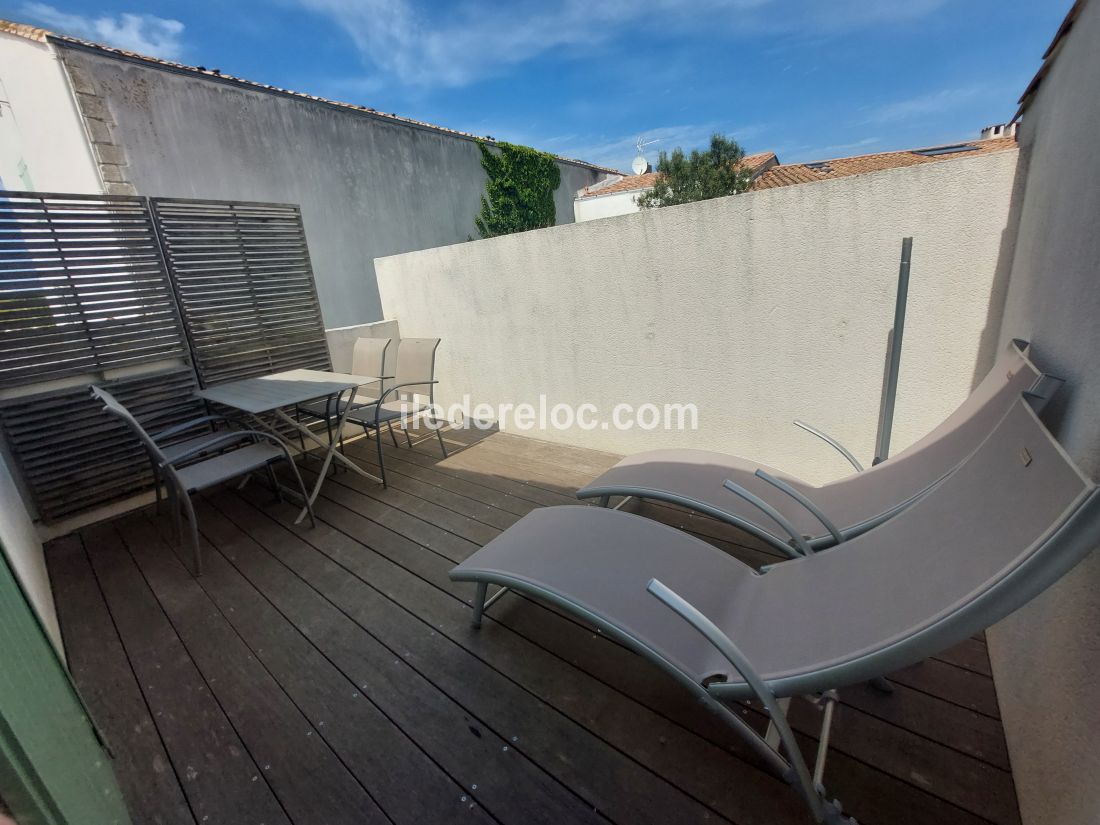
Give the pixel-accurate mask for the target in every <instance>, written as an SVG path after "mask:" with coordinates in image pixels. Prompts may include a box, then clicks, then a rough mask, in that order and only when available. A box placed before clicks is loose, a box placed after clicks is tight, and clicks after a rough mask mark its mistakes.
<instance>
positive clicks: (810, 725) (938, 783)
mask: <svg viewBox="0 0 1100 825" xmlns="http://www.w3.org/2000/svg"><path fill="white" fill-rule="evenodd" d="M362 484H363V485H365V486H367V487H369V486H371V485H370V483H369V482H363V483H362ZM345 485H350V486H352V487H354V488H359V487H360V486H361V484H360V481H359V480H358V479H357V477H355V476H352V475H350V474H345V475H344V476H342V477H340V481H339V482H338V483H336V484H332V485H329V486H328V487H327V488H326V493H325V496H326V498H329V499H330V500H332V501H334V502H339V503H342V504H343V505H344V506H345V507H346V509H347V511H348V513H347V515H346V516H343V518H341V516H340V515H335V516H333V515H332V511H331V510H326V516H325V518H326V520H329V521H342V522H343V526H342V528H341V529H343V530H345V531H346V532H349V534H350V535H352V536H353V537H356V538H358V539H360V540H363V541H364V542H366V541H370V537H371V535H372V533H371V528H370V526H369V525H367V524H363V523H362V522H363V521H365V520H362V519H359V518H357V517H356V514H357V513H360V512H361V511H362V508H360V507H358V506H357V499H356V498H355V496H354V495H352V494H351V492H350V490H347V489H343V488H344V487H345ZM376 495H378V494H376ZM381 495H382V496H383V497H384V495H385V494H381ZM357 522H358V523H357ZM302 535H303V536H304V537H307V538H308V533H302ZM439 539H440V537H439V536H436V543H437V545H438V544H439V543H440V541H439ZM319 544H320V546H322V547H323V546H325V545H326V544H327V542H320V543H319ZM437 549H439V550H441V555H442V556H444V557H445V558H446V559H451V560H456V561H457V560H458V559H459V558H461V557H463V556H464V555H465V553H464V549H465V548H464V547H463V545H462V544H457V545H456V546H455V547H453V548H449V551H448V548H446V547H443V548H439V547H437ZM435 566H436V568H437V569H436V570H435V571H434V572H433V574H432V576H431V579H432V580H433V581H434V582H435V583H436V584H437V586H439V587H442V588H444V589H447V590H449V591H450V592H452V593H454V594H455V595H456V596H458V597H459V598H462V599H465V598H467V597H468V594H469V592H470V590H471V588H470V587H469V585H461V584H459V585H455V584H453V583H451V582H450V581H449V580H448V579H447V577H446V570H447V569H448V568H449V567H450V563H449V561H445V559H444V558H440V559H437V560H436V564H435ZM512 601H521V602H526V601H527V600H525V599H522V598H520V597H518V596H510V597H509V598H508V599H506V600H505V601H504V602H501V603H500V607H499V608H498V607H494V608H493V610H494V611H496V610H499V609H502V608H503V607H504V605H506V604H508V603H509V602H512ZM527 604H529V605H531V608H532V611H530V612H534V613H536V614H537V615H538V616H539V618H538V619H536V620H535V621H532V622H528V623H527V624H528V626H529V627H531V628H535V630H533V631H528V633H532V632H533V633H534V634H535V635H536V636H538V635H539V633H540V631H541V636H542V638H541V639H540V642H541V644H542V645H543V646H545V647H547V648H548V649H554V650H556V652H557V653H558V654H559V655H560V656H561V657H562V658H564V659H566V660H567V661H573V662H576V661H577V660H578V657H582V653H583V651H584V649H585V647H586V646H593V647H595V648H596V649H594V650H592V651H591V654H590V655H588V656H587V662H588V663H589V664H588V666H587V668H586V669H587V670H588V672H590V673H599V672H601V671H602V672H603V675H602V676H601V678H603V679H604V680H605V681H607V682H609V683H611V684H614V683H615V682H616V681H618V682H620V686H621V681H622V680H623V678H624V677H625V676H626V674H628V673H630V671H631V669H633V670H634V671H639V672H638V673H637V674H636V675H637V679H635V681H634V683H632V684H627V685H626V686H625V688H624V692H625V693H626V694H627V695H630V696H639V695H645V694H646V692H647V691H648V692H649V693H651V694H652V693H653V690H652V685H653V684H654V680H653V679H652V678H651V677H652V676H653V669H652V668H650V667H648V666H647V665H646V664H645V663H644V662H641V661H640V660H638V659H637V657H635V656H633V654H630V653H628V652H627V651H625V650H623V649H621V648H618V646H617V645H614V644H613V643H611V642H609V641H607V640H605V639H603V638H600V639H598V640H597V641H596V642H594V643H593V642H591V641H590V640H592V639H593V636H592V631H591V630H583V631H581V632H579V633H578V632H575V631H580V630H581V629H580V628H579V627H578V626H576V625H575V624H573V623H572V622H565V623H563V622H561V621H560V620H559V621H557V622H555V621H553V619H551V617H549V616H544V615H542V614H544V613H549V612H550V611H548V610H546V609H545V608H541V607H535V606H534V605H533V604H532V603H530V602H527ZM530 612H528V611H524V612H518V614H517V615H519V616H520V617H524V616H528V615H530ZM554 619H560V617H556V616H555V617H554ZM509 624H510V625H512V624H514V623H513V622H511V621H510V622H509ZM563 624H564V625H565V626H564V627H562V626H561V625H563ZM571 630H572V631H574V632H573V633H572V634H570V631H571ZM563 632H564V634H565V638H564V639H562V638H561V637H562V633H563ZM548 639H549V641H548ZM555 641H557V643H556V644H555ZM616 648H618V650H615V649H616ZM615 653H620V654H622V655H621V656H619V657H618V659H617V660H615V663H614V664H611V662H610V660H611V659H613V657H614V654H615ZM505 655H511V654H510V653H505ZM656 684H660V685H661V686H662V687H663V688H665V690H664V691H658V692H657V695H658V696H659V697H660V698H658V699H657V700H656V701H655V702H654V703H651V704H650V707H653V706H655V705H656V706H658V707H659V706H661V705H662V699H663V700H665V701H666V702H667V701H668V700H669V699H670V698H671V697H680V696H681V693H680V692H679V691H678V690H676V689H675V687H674V686H672V685H670V684H668V683H667V682H666V681H664V680H657V681H656ZM662 693H663V694H664V695H663V696H661V694H662ZM847 718H848V724H847V725H844V726H841V725H838V727H837V734H838V736H837V738H836V739H835V740H834V741H835V742H836V745H837V750H838V751H839V752H840V753H845V752H847V753H853V752H854V753H856V754H858V756H859V758H860V759H861V760H862V761H864V762H865V763H867V764H871V765H875V766H877V767H878V768H879V769H887V768H891V769H892V770H893V772H894V775H895V776H897V777H898V778H900V779H902V780H904V781H910V782H913V783H914V784H916V785H917V786H918V787H921V788H924V789H928V788H933V789H935V788H937V787H939V788H941V789H943V790H942V791H941V792H942V793H943V795H944V796H945V797H947V798H948V799H954V798H955V797H957V798H958V801H959V803H960V804H969V806H970V807H971V809H977V810H987V809H988V808H989V807H990V804H991V800H992V802H993V804H994V806H996V800H998V799H1007V800H1010V801H1011V798H1012V786H1011V779H1010V777H1009V776H1008V774H1007V773H1006V772H1004V771H1003V770H1000V769H999V768H995V767H991V766H989V765H987V764H985V763H984V762H982V761H981V760H978V759H973V758H969V757H966V756H962V755H961V754H959V753H957V752H955V751H952V750H950V749H949V748H946V747H943V746H940V745H937V744H934V743H931V742H928V741H927V740H924V739H916V738H915V737H912V736H906V735H905V733H904V732H903V731H901V730H900V729H898V728H896V727H895V726H893V725H889V724H886V723H883V722H881V721H880V720H878V719H876V718H874V717H872V716H868V715H866V714H863V713H859V712H856V711H850V712H849V716H848V717H847ZM794 721H795V723H796V727H797V726H798V723H800V722H801V723H802V724H801V728H802V730H804V731H805V732H810V733H816V730H817V724H819V723H818V722H817V719H816V714H814V713H810V714H805V713H802V714H798V713H796V715H795V717H794ZM761 723H762V720H761ZM712 727H713V724H712V720H710V719H709V718H705V720H704V721H699V722H698V723H697V725H696V729H701V728H712ZM726 744H728V743H726ZM851 746H856V747H854V748H853V747H851ZM914 746H916V747H914ZM913 754H916V755H917V756H919V757H920V758H919V759H915V760H914V759H912V758H910V757H911V755H913ZM834 767H835V763H834ZM963 777H966V779H964V778H963ZM968 789H973V790H971V792H969V793H967V792H966V791H967V790H968ZM953 791H956V793H953ZM918 807H919V805H918ZM994 812H995V813H996V814H997V815H998V816H999V817H1000V818H1001V819H1002V821H1012V818H1013V816H1014V812H1013V811H1012V810H1010V809H1008V808H1005V807H1004V806H1002V807H1001V808H997V809H995V811H994Z"/></svg>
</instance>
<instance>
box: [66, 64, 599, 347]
mask: <svg viewBox="0 0 1100 825" xmlns="http://www.w3.org/2000/svg"><path fill="white" fill-rule="evenodd" d="M62 53H63V55H64V58H65V61H66V63H67V64H68V66H69V67H70V69H73V70H75V71H76V72H77V74H78V76H79V77H80V78H81V80H82V81H85V82H87V83H88V84H90V85H91V87H92V88H93V89H94V92H95V94H96V95H97V96H98V98H99V99H101V100H102V101H103V102H104V103H105V105H106V108H107V110H108V112H109V114H110V116H111V118H112V120H113V122H114V124H115V126H114V129H113V139H114V141H115V143H116V144H117V145H118V146H119V147H120V149H121V152H122V154H123V157H122V158H120V160H121V161H122V162H123V163H124V164H125V167H124V168H125V169H126V178H127V180H128V181H129V182H130V183H132V184H133V185H134V186H135V187H136V188H137V191H138V192H139V193H140V194H143V195H162V196H173V197H190V198H226V199H233V200H258V201H281V202H289V203H297V204H300V205H301V207H302V215H303V219H304V221H305V227H306V234H307V237H308V239H309V248H310V254H311V256H312V260H313V266H314V270H315V272H316V276H317V291H318V294H319V296H320V300H321V309H322V311H323V313H324V317H325V325H326V326H328V327H340V326H349V325H353V324H362V323H368V322H371V321H378V320H381V318H382V315H381V311H380V309H379V304H378V290H377V286H376V284H375V278H374V267H373V261H374V259H375V258H376V257H378V256H381V255H392V254H394V253H398V252H406V251H408V250H412V249H424V248H427V247H433V246H440V245H443V244H452V243H457V242H460V241H464V240H466V238H467V237H469V236H475V237H476V235H477V230H476V229H475V227H474V216H475V215H476V214H477V211H478V209H479V208H480V202H479V199H480V196H481V194H482V192H483V191H484V181H485V175H484V172H483V171H482V169H481V162H480V154H479V152H478V148H477V145H476V144H475V143H474V142H473V141H471V140H468V139H465V138H462V137H459V136H457V135H454V134H449V133H446V132H443V131H439V130H433V129H425V128H417V127H414V126H410V125H406V124H401V123H398V122H396V121H392V120H386V119H383V118H377V117H371V116H370V115H367V114H363V113H359V112H354V111H350V110H346V109H339V108H335V107H332V106H327V105H324V104H321V103H317V102H312V101H309V100H304V99H300V98H293V97H288V96H285V95H279V94H275V93H268V92H263V91H259V90H256V89H248V88H245V87H241V86H239V85H232V84H230V83H226V82H220V81H217V80H211V79H204V78H202V77H197V76H195V75H190V74H182V73H176V72H171V71H168V70H166V69H163V68H157V67H155V66H153V65H150V64H145V63H138V62H132V61H125V60H121V59H118V58H116V57H112V56H110V55H105V54H101V53H97V52H89V51H84V50H79V49H72V48H64V49H62ZM561 170H562V183H561V186H560V187H559V189H558V191H557V193H556V194H555V201H556V203H557V215H558V221H559V222H560V223H570V222H572V220H573V195H574V193H575V192H576V191H577V189H579V188H581V187H583V186H587V185H589V184H591V183H593V182H595V181H596V180H597V179H598V178H599V177H600V173H597V172H596V171H594V170H591V169H589V168H587V167H583V166H577V165H573V164H567V163H562V164H561Z"/></svg>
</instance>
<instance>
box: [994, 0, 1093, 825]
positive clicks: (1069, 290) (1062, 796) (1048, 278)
mask: <svg viewBox="0 0 1100 825" xmlns="http://www.w3.org/2000/svg"><path fill="white" fill-rule="evenodd" d="M1098 43H1100V3H1097V2H1096V0H1091V2H1089V3H1087V4H1086V5H1085V7H1084V9H1083V11H1082V12H1081V15H1080V17H1079V18H1078V20H1077V22H1076V23H1075V24H1074V27H1073V29H1072V30H1071V31H1070V33H1069V34H1068V36H1067V37H1066V39H1065V40H1064V41H1063V44H1062V47H1061V51H1060V52H1058V53H1057V55H1056V58H1055V60H1054V61H1053V64H1052V65H1051V67H1050V69H1051V70H1050V72H1049V74H1048V75H1047V76H1046V78H1044V79H1043V81H1042V85H1041V86H1040V87H1039V90H1038V93H1037V96H1036V98H1035V100H1034V101H1033V103H1032V105H1031V106H1030V107H1029V108H1028V109H1027V111H1026V112H1025V114H1024V119H1023V124H1022V127H1021V130H1020V142H1021V155H1022V156H1023V157H1024V158H1025V160H1026V163H1027V167H1026V168H1027V172H1026V179H1025V190H1024V198H1023V203H1022V206H1021V209H1020V222H1019V226H1018V233H1017V242H1016V252H1015V257H1014V260H1013V265H1012V269H1011V276H1010V281H1009V288H1008V294H1007V298H1006V301H1005V312H1004V324H1003V327H1002V337H1004V338H1007V337H1010V336H1013V335H1016V336H1023V337H1027V338H1030V339H1031V341H1032V343H1033V344H1034V350H1033V354H1034V356H1035V360H1036V362H1037V363H1038V364H1039V366H1040V367H1041V368H1043V369H1044V370H1046V371H1048V372H1051V373H1054V374H1056V375H1060V376H1063V377H1065V378H1066V380H1067V384H1066V387H1065V389H1064V390H1063V392H1062V394H1061V395H1060V396H1059V397H1058V398H1057V399H1056V400H1055V402H1054V403H1053V404H1052V405H1051V407H1050V408H1048V410H1047V412H1046V413H1044V419H1045V420H1046V422H1047V424H1048V425H1049V426H1050V427H1051V429H1052V430H1053V432H1054V433H1055V435H1057V436H1058V439H1059V440H1060V441H1061V442H1062V444H1063V445H1064V446H1065V448H1066V449H1067V450H1068V451H1069V453H1070V455H1072V456H1073V458H1074V459H1075V460H1076V461H1077V462H1078V463H1079V464H1080V466H1081V469H1082V470H1084V472H1086V473H1087V474H1089V475H1090V476H1091V477H1092V478H1094V479H1097V478H1100V368H1098V364H1100V153H1098V152H1097V145H1098V141H1100V95H1098V90H1100V48H1098V46H1097V44H1098ZM989 644H990V651H991V654H992V660H993V667H994V674H995V676H996V681H997V692H998V695H999V697H1000V703H1001V712H1002V716H1003V718H1004V721H1005V732H1006V736H1007V738H1008V747H1009V753H1010V755H1011V758H1012V767H1013V774H1014V776H1015V779H1016V788H1017V791H1018V793H1019V798H1020V808H1021V813H1022V816H1023V821H1024V823H1025V825H1047V824H1048V823H1049V825H1086V823H1089V825H1095V823H1096V822H1100V784H1098V783H1097V781H1096V777H1097V776H1098V775H1100V736H1098V734H1100V702H1098V701H1097V698H1098V696H1100V688H1098V687H1097V679H1098V677H1100V553H1093V555H1092V556H1090V557H1089V558H1088V559H1086V560H1085V561H1084V562H1082V563H1081V564H1080V565H1079V566H1078V567H1077V568H1076V569H1075V570H1074V571H1073V572H1072V573H1071V574H1070V575H1068V576H1066V577H1065V578H1064V579H1063V580H1062V581H1061V582H1059V583H1058V584H1057V585H1056V586H1055V587H1053V588H1051V589H1050V590H1049V591H1048V592H1047V593H1045V594H1044V595H1043V596H1041V597H1039V598H1038V599H1036V600H1035V601H1034V602H1032V603H1031V604H1030V605H1028V606H1027V607H1026V608H1024V609H1023V610H1020V611H1018V612H1017V613H1016V614H1015V615H1013V616H1011V617H1009V618H1008V619H1006V620H1005V621H1004V622H1002V623H1001V624H1000V625H998V626H997V627H995V628H993V629H992V630H991V631H990V633H989Z"/></svg>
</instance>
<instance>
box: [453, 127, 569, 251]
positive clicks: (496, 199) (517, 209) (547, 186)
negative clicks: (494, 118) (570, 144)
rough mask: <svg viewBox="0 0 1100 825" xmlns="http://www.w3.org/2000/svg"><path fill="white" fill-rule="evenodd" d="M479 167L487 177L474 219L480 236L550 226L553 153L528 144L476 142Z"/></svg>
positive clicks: (556, 181)
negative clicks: (479, 160) (478, 211)
mask: <svg viewBox="0 0 1100 825" xmlns="http://www.w3.org/2000/svg"><path fill="white" fill-rule="evenodd" d="M477 145H478V148H479V149H480V150H481V167H482V168H483V169H484V170H485V174H487V175H488V176H489V178H488V180H487V181H486V182H485V194H484V195H482V196H481V212H480V213H479V214H478V216H477V217H476V218H474V224H475V225H476V226H477V231H478V232H480V233H481V237H483V238H494V237H496V236H497V235H508V234H511V233H512V232H526V231H527V230H528V229H541V228H543V227H546V226H553V225H554V214H555V213H554V191H555V190H556V189H557V188H558V186H560V185H561V170H560V169H559V168H558V164H557V162H556V161H555V160H554V156H553V155H548V154H547V153H546V152H539V151H538V150H536V149H532V148H530V147H528V146H516V145H515V144H512V143H497V144H495V146H493V147H490V146H488V145H487V144H486V143H484V142H483V141H480V140H479V141H478V142H477Z"/></svg>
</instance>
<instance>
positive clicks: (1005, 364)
mask: <svg viewBox="0 0 1100 825" xmlns="http://www.w3.org/2000/svg"><path fill="white" fill-rule="evenodd" d="M1028 348H1029V347H1028V344H1027V342H1026V341H1019V340H1014V341H1012V342H1010V343H1009V345H1008V346H1007V347H1006V348H1005V350H1004V351H1003V352H1002V354H1001V355H1000V357H999V358H998V359H997V362H996V364H994V366H993V369H992V370H990V372H989V373H988V375H986V377H985V378H984V379H983V380H982V382H981V383H980V384H979V385H978V386H977V387H976V388H975V389H974V391H973V392H972V393H971V394H970V396H969V397H968V398H967V399H966V401H965V402H963V404H962V405H961V406H960V407H959V408H958V409H957V410H955V412H953V413H952V414H951V415H950V416H949V417H948V418H947V419H945V420H944V421H943V423H941V424H940V425H939V426H938V427H936V428H935V429H934V430H933V431H932V432H930V433H929V434H928V435H926V436H925V437H924V438H922V439H920V441H918V442H916V443H915V444H913V445H912V446H910V447H909V448H907V449H906V450H904V451H903V452H900V453H898V454H897V455H896V456H893V457H891V458H889V459H887V460H886V461H883V462H882V463H880V464H878V465H876V466H873V467H870V468H869V469H867V470H863V471H861V472H857V473H854V474H852V475H849V476H846V477H844V478H841V479H839V480H837V481H833V482H830V483H829V484H825V485H822V486H815V485H813V484H810V483H808V482H806V481H803V480H801V479H799V478H796V477H794V476H792V475H789V474H787V473H784V472H783V471H781V470H777V469H775V468H772V467H767V466H765V465H761V464H759V463H757V462H753V461H749V460H747V459H743V458H738V457H736V456H731V455H727V454H725V453H718V452H712V451H708V450H652V451H649V452H644V453H639V454H637V455H632V456H628V457H627V458H624V459H623V460H622V461H620V462H619V463H618V464H616V465H615V466H614V467H612V468H611V469H610V470H608V471H607V472H605V473H604V474H603V475H601V476H600V477H599V478H597V479H595V480H594V481H592V482H591V483H590V484H588V485H587V486H585V487H583V488H581V489H580V490H578V491H577V497H578V498H581V499H589V498H599V499H601V500H602V503H603V504H604V505H605V506H606V505H607V504H608V501H609V499H610V498H611V497H612V496H633V497H636V498H642V499H654V500H659V501H666V502H670V503H673V504H678V505H682V506H685V507H688V508H690V509H692V510H696V511H698V512H702V513H705V514H707V515H709V516H712V517H714V518H717V519H720V520H722V521H725V522H728V523H730V524H733V525H735V526H737V527H739V528H741V529H743V530H745V531H747V532H749V533H751V534H752V535H754V536H756V537H757V538H759V539H760V540H762V541H764V542H766V543H767V544H769V545H770V546H772V547H773V548H774V549H776V550H778V551H780V552H782V553H784V554H786V555H788V556H792V557H796V556H800V555H805V553H806V546H805V545H808V546H809V547H811V548H814V549H820V548H822V547H826V546H829V545H832V544H836V543H837V542H838V541H843V540H845V539H849V538H851V537H853V536H856V535H859V534H860V533H862V532H865V531H866V530H869V529H870V528H872V527H874V526H876V525H877V524H881V523H882V522H883V521H885V520H886V519H888V518H890V517H891V516H893V515H895V514H896V513H897V512H899V511H900V510H902V509H904V508H905V507H907V506H908V505H909V504H911V503H912V502H913V501H915V500H916V499H918V498H919V497H920V496H921V495H923V494H924V493H926V492H927V491H928V490H929V489H930V488H931V487H932V486H933V485H935V484H936V483H937V482H939V481H941V480H942V479H943V478H944V477H945V476H947V475H948V474H949V473H950V472H951V471H952V470H954V469H955V467H957V466H958V465H959V463H960V462H961V461H962V460H963V459H965V458H966V457H967V456H968V455H970V453H971V452H973V451H974V449H975V448H976V447H977V446H978V445H979V444H980V443H981V442H982V440H983V439H984V438H985V437H986V436H987V435H989V433H990V431H991V430H992V429H993V427H994V426H995V425H996V423H997V422H998V421H999V420H1000V419H1001V417H1002V416H1003V415H1004V414H1005V411H1006V410H1008V408H1009V407H1010V406H1011V405H1012V404H1013V403H1015V401H1016V399H1018V398H1019V397H1020V394H1021V393H1029V394H1030V396H1031V398H1032V401H1033V404H1034V405H1035V407H1036V409H1040V408H1041V405H1042V404H1043V403H1045V402H1046V400H1048V399H1049V398H1050V396H1051V395H1052V394H1053V393H1054V392H1055V391H1056V390H1057V388H1058V387H1059V386H1060V385H1061V383H1062V382H1061V381H1060V380H1059V379H1056V378H1052V377H1050V376H1045V375H1043V374H1042V373H1041V372H1039V370H1038V369H1036V367H1035V365H1034V364H1032V363H1031V361H1030V360H1029V359H1028ZM841 449H842V448H841ZM726 482H729V483H728V484H727V483H726ZM784 488H785V489H784ZM731 490H736V491H737V492H733V491H731ZM746 493H747V494H748V496H745V494H746ZM749 498H755V499H756V501H755V502H753V501H750V500H749ZM800 498H801V499H802V500H801V501H800V500H799V499H800ZM814 510H816V511H817V512H816V514H815V512H814ZM823 519H824V521H825V523H824V524H823ZM783 522H785V523H783ZM804 537H805V538H804ZM792 544H793V545H794V546H793V547H792ZM799 545H802V546H801V547H799Z"/></svg>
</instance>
